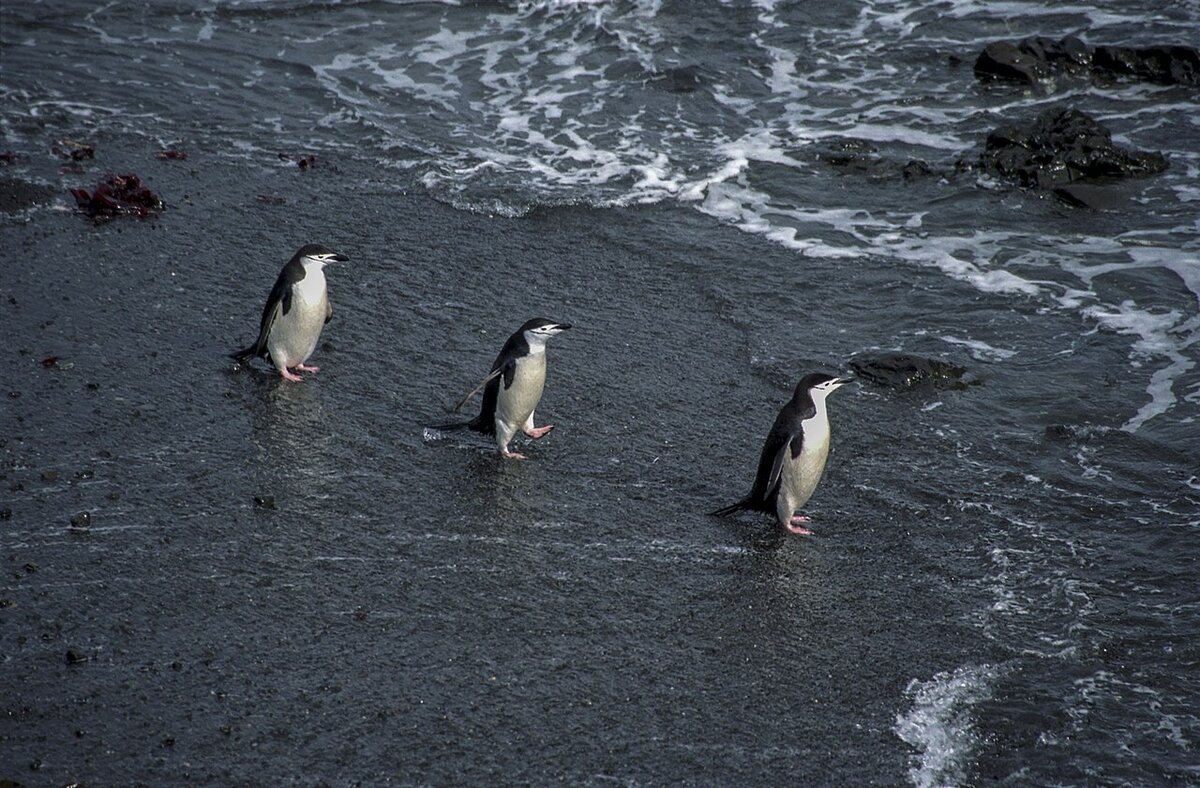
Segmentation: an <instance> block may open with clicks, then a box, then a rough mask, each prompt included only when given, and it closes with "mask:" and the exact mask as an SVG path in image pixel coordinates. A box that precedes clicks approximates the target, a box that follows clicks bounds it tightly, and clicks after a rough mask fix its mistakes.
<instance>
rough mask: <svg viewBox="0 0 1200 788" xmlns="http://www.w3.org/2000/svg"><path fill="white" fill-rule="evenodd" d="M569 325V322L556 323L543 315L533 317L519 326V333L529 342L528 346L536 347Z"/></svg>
mask: <svg viewBox="0 0 1200 788" xmlns="http://www.w3.org/2000/svg"><path fill="white" fill-rule="evenodd" d="M570 327H571V324H570V323H556V322H554V321H553V320H547V319H546V318H544V317H535V318H534V319H533V320H529V321H526V323H525V325H523V326H521V334H523V335H524V337H525V341H526V342H528V343H529V346H530V347H536V346H539V345H544V344H546V340H548V339H549V338H550V337H552V336H557V335H558V334H561V333H562V332H564V331H566V330H567V329H568V328H570Z"/></svg>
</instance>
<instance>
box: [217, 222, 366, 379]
mask: <svg viewBox="0 0 1200 788" xmlns="http://www.w3.org/2000/svg"><path fill="white" fill-rule="evenodd" d="M349 259H350V258H349V257H347V256H345V255H343V254H338V253H337V252H334V251H332V250H330V249H327V248H326V247H324V246H321V245H320V244H308V245H306V246H302V247H300V250H299V251H297V252H296V254H295V255H293V256H292V259H291V260H288V262H287V265H285V266H284V267H283V270H282V271H280V272H279V278H278V279H276V280H275V286H274V287H272V288H271V294H270V295H269V296H267V304H266V306H264V307H263V313H262V321H261V322H260V324H259V329H258V339H257V340H255V342H254V344H253V345H251V346H250V347H248V348H246V349H244V350H239V351H237V352H236V353H230V354H229V357H230V358H233V359H236V360H237V361H239V362H242V363H246V362H248V361H249V360H250V359H252V358H255V357H263V358H269V359H270V360H271V363H272V364H274V365H275V368H276V369H278V370H279V374H280V375H282V376H283V377H284V378H286V379H287V380H292V381H298V380H303V378H301V377H300V376H299V375H297V374H295V373H293V372H292V371H291V370H293V369H298V370H300V371H302V372H317V371H319V370H320V367H315V366H306V365H305V363H304V362H306V361H308V357H309V356H311V355H312V352H313V350H314V349H315V348H316V347H317V340H318V339H320V337H321V329H322V328H324V327H325V324H326V323H328V322H329V320H330V319H331V318H332V317H333V307H332V306H331V305H330V303H329V290H328V288H327V287H326V285H325V272H324V270H323V269H324V268H325V266H326V265H327V264H328V263H333V262H337V263H344V262H346V261H347V260H349Z"/></svg>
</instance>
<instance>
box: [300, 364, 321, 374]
mask: <svg viewBox="0 0 1200 788" xmlns="http://www.w3.org/2000/svg"><path fill="white" fill-rule="evenodd" d="M296 369H298V370H300V371H301V372H312V373H317V372H320V371H321V368H320V367H316V366H313V367H309V366H305V365H304V364H297V365H296Z"/></svg>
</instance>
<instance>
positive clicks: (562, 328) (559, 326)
mask: <svg viewBox="0 0 1200 788" xmlns="http://www.w3.org/2000/svg"><path fill="white" fill-rule="evenodd" d="M554 327H555V328H557V329H558V330H559V331H566V330H567V329H568V328H570V327H571V324H570V323H555V324H554Z"/></svg>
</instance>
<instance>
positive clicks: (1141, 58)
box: [975, 36, 1200, 86]
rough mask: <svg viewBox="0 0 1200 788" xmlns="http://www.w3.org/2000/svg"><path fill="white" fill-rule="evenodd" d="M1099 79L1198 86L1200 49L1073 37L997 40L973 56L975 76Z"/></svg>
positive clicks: (1032, 82) (1023, 79)
mask: <svg viewBox="0 0 1200 788" xmlns="http://www.w3.org/2000/svg"><path fill="white" fill-rule="evenodd" d="M1064 75H1065V76H1071V77H1082V78H1090V79H1096V80H1100V81H1105V80H1113V79H1138V80H1143V81H1147V82H1154V83H1156V84H1160V85H1188V86H1196V85H1200V52H1198V51H1197V50H1196V49H1195V48H1194V47H1189V46H1153V47H1113V46H1098V47H1095V48H1094V49H1093V48H1090V47H1088V45H1087V44H1085V43H1083V41H1081V40H1080V39H1078V38H1075V37H1074V36H1067V37H1066V38H1060V39H1053V38H1046V37H1044V36H1030V37H1029V38H1023V39H1021V40H1020V41H1016V42H1013V41H994V42H992V43H990V44H988V45H987V46H986V47H984V49H983V51H982V52H981V53H980V54H979V57H978V58H977V59H976V60H975V76H976V77H978V78H980V79H985V80H988V79H1002V80H1012V81H1016V82H1024V83H1026V84H1029V85H1036V84H1040V83H1044V82H1046V81H1047V80H1050V79H1054V78H1056V77H1060V76H1064Z"/></svg>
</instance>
